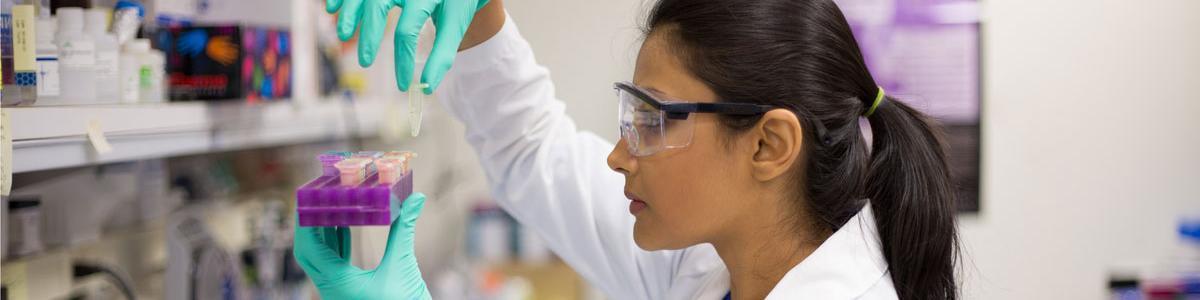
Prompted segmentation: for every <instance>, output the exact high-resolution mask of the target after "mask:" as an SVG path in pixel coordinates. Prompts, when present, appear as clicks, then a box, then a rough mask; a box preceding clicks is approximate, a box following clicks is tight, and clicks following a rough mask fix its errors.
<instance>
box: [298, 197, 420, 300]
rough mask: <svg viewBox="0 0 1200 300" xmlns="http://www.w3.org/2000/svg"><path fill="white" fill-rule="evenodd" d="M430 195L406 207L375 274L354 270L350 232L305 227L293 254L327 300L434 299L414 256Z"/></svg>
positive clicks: (407, 202) (410, 201)
mask: <svg viewBox="0 0 1200 300" xmlns="http://www.w3.org/2000/svg"><path fill="white" fill-rule="evenodd" d="M424 206H425V195H423V194H421V193H413V194H412V195H411V196H409V197H408V199H406V200H404V204H402V205H401V206H400V217H398V218H396V221H393V222H392V227H391V230H390V231H389V232H388V240H387V248H386V250H384V253H383V260H382V261H380V262H379V266H378V267H376V268H375V269H374V270H370V271H365V270H362V269H359V268H358V267H355V266H354V265H351V264H350V228H346V227H338V228H334V227H300V224H299V223H296V238H295V245H294V246H293V251H294V252H295V253H294V254H295V256H296V260H297V261H299V263H300V267H301V268H303V269H304V272H305V273H307V274H308V277H309V278H311V279H312V281H313V284H314V285H316V286H317V291H318V292H320V293H321V298H322V299H431V298H432V297H430V295H429V290H428V289H427V288H425V280H423V279H421V270H420V269H418V268H417V257H416V256H414V255H413V226H414V225H416V223H417V216H418V215H420V214H421V208H422V207H424Z"/></svg>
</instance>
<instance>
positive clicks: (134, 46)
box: [125, 39, 150, 52]
mask: <svg viewBox="0 0 1200 300" xmlns="http://www.w3.org/2000/svg"><path fill="white" fill-rule="evenodd" d="M125 50H126V51H132V52H147V51H150V40H148V39H134V40H132V41H129V43H126V44H125Z"/></svg>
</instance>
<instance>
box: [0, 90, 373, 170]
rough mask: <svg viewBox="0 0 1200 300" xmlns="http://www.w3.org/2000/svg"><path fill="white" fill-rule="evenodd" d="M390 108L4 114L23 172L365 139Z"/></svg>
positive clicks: (129, 108)
mask: <svg viewBox="0 0 1200 300" xmlns="http://www.w3.org/2000/svg"><path fill="white" fill-rule="evenodd" d="M386 107H387V105H386V101H384V100H365V101H364V100H359V101H354V102H350V101H343V100H340V99H327V100H321V101H280V102H271V103H257V104H247V103H241V102H238V103H232V102H225V103H221V102H177V103H161V104H122V105H116V104H114V105H73V106H35V107H15V108H4V113H5V116H6V117H7V118H8V119H9V120H8V126H9V134H10V136H11V138H12V149H13V150H12V154H13V156H12V169H11V170H12V172H13V173H22V172H31V171H40V170H49V169H57V168H67V167H77V166H86V165H93V164H101V163H111V162H121V161H132V160H140V159H149V158H158V157H170V156H178V155H189V154H199V153H208V152H216V151H229V150H239V149H251V148H260V147H269V146H280V145H292V144H300V143H310V142H320V141H329V140H337V139H344V138H349V137H365V136H369V135H371V134H375V133H376V132H377V131H378V128H379V124H380V122H381V121H382V119H383V118H384V117H385V116H384V113H385V111H387V110H386V109H385V108H386ZM106 142H107V143H106ZM105 144H107V145H111V147H106V145H105ZM106 148H107V149H106Z"/></svg>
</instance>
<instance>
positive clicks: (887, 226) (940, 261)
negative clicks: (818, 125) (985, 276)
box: [866, 98, 958, 299]
mask: <svg viewBox="0 0 1200 300" xmlns="http://www.w3.org/2000/svg"><path fill="white" fill-rule="evenodd" d="M868 120H870V123H871V132H872V136H873V142H872V151H871V163H870V167H869V170H868V171H867V190H866V194H867V197H868V198H869V199H871V208H872V209H873V210H874V213H875V222H876V227H877V228H878V230H879V237H880V240H881V242H882V245H883V256H884V258H885V259H886V260H887V262H888V265H889V267H890V271H891V275H892V281H893V282H894V284H895V286H896V292H897V293H898V294H899V295H900V299H957V297H958V295H957V290H958V289H957V286H956V283H955V280H954V273H955V270H954V266H955V264H956V259H957V258H958V237H957V234H956V228H957V226H956V225H955V218H954V213H955V211H956V210H955V203H956V198H955V194H954V190H955V189H954V186H953V185H952V184H951V180H950V169H949V166H948V164H947V158H946V143H945V142H944V140H943V134H942V132H941V130H940V127H939V126H936V125H935V124H936V123H935V122H934V121H933V120H932V119H930V118H929V117H927V116H925V115H924V114H922V113H920V112H918V111H916V110H915V109H913V108H912V107H909V106H908V105H905V104H904V103H901V102H898V101H895V100H894V99H891V98H888V99H887V100H884V101H883V103H880V104H879V107H878V108H877V109H876V111H875V112H874V113H873V114H872V115H871V116H870V117H869V118H868Z"/></svg>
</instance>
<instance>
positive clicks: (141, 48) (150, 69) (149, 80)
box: [125, 39, 167, 102]
mask: <svg viewBox="0 0 1200 300" xmlns="http://www.w3.org/2000/svg"><path fill="white" fill-rule="evenodd" d="M125 50H126V51H128V52H129V53H130V54H131V55H134V56H136V57H137V60H138V98H139V102H163V101H164V100H165V99H166V98H165V96H166V90H165V89H164V88H165V87H164V85H163V73H164V71H165V70H166V63H167V59H166V56H165V55H163V54H162V52H159V51H158V50H154V49H152V48H150V40H147V39H135V40H133V41H130V42H129V44H128V45H126V46H125Z"/></svg>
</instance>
